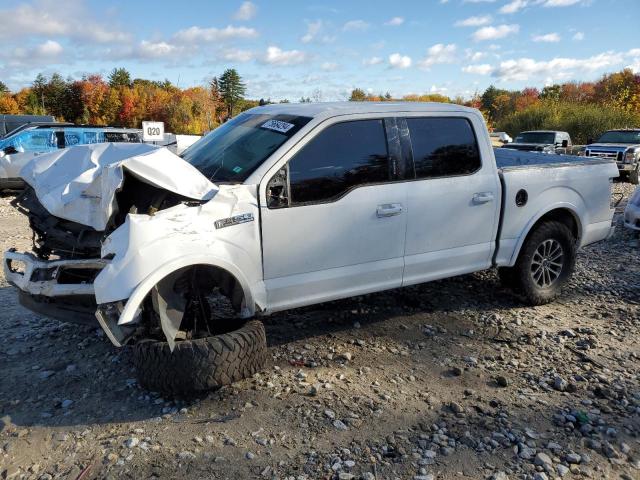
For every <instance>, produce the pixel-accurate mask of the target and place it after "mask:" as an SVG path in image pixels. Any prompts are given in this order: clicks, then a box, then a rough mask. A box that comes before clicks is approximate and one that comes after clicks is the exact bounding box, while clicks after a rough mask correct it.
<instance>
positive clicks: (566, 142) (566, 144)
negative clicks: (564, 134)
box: [562, 140, 569, 148]
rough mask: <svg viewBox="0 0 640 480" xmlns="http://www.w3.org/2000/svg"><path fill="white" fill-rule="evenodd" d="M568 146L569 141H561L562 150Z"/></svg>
mask: <svg viewBox="0 0 640 480" xmlns="http://www.w3.org/2000/svg"><path fill="white" fill-rule="evenodd" d="M568 146H569V140H562V148H567V147H568Z"/></svg>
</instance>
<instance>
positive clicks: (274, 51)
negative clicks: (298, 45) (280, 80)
mask: <svg viewBox="0 0 640 480" xmlns="http://www.w3.org/2000/svg"><path fill="white" fill-rule="evenodd" d="M306 60H307V54H306V53H304V52H301V51H300V50H282V49H281V48H279V47H275V46H270V47H268V48H267V51H266V53H265V55H264V57H263V58H262V62H263V63H268V64H269V65H281V66H287V65H298V64H300V63H303V62H305V61H306Z"/></svg>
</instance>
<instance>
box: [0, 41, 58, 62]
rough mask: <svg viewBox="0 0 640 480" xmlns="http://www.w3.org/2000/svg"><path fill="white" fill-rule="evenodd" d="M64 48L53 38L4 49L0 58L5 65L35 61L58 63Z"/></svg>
mask: <svg viewBox="0 0 640 480" xmlns="http://www.w3.org/2000/svg"><path fill="white" fill-rule="evenodd" d="M63 52H64V48H63V47H62V45H60V44H59V43H58V42H56V41H55V40H47V41H45V42H43V43H41V44H39V45H36V46H34V47H16V48H14V49H13V50H5V51H4V52H2V53H0V59H2V60H3V61H5V62H6V66H9V67H12V68H15V67H26V66H30V65H35V64H37V63H42V62H48V63H60V62H59V61H58V60H59V59H61V58H62V57H61V56H62V53H63Z"/></svg>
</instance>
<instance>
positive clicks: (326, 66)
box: [320, 62, 340, 72]
mask: <svg viewBox="0 0 640 480" xmlns="http://www.w3.org/2000/svg"><path fill="white" fill-rule="evenodd" d="M339 67H340V65H338V64H337V63H334V62H324V63H323V64H322V65H320V68H321V69H322V70H324V71H325V72H334V71H336V70H337V69H338V68H339Z"/></svg>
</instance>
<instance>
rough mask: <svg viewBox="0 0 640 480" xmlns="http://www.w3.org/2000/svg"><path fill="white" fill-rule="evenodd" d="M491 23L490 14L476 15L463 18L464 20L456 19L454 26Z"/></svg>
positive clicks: (476, 25)
mask: <svg viewBox="0 0 640 480" xmlns="http://www.w3.org/2000/svg"><path fill="white" fill-rule="evenodd" d="M488 23H491V15H478V16H475V17H469V18H465V19H464V20H458V21H457V22H456V23H455V26H456V27H481V26H483V25H487V24H488Z"/></svg>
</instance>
